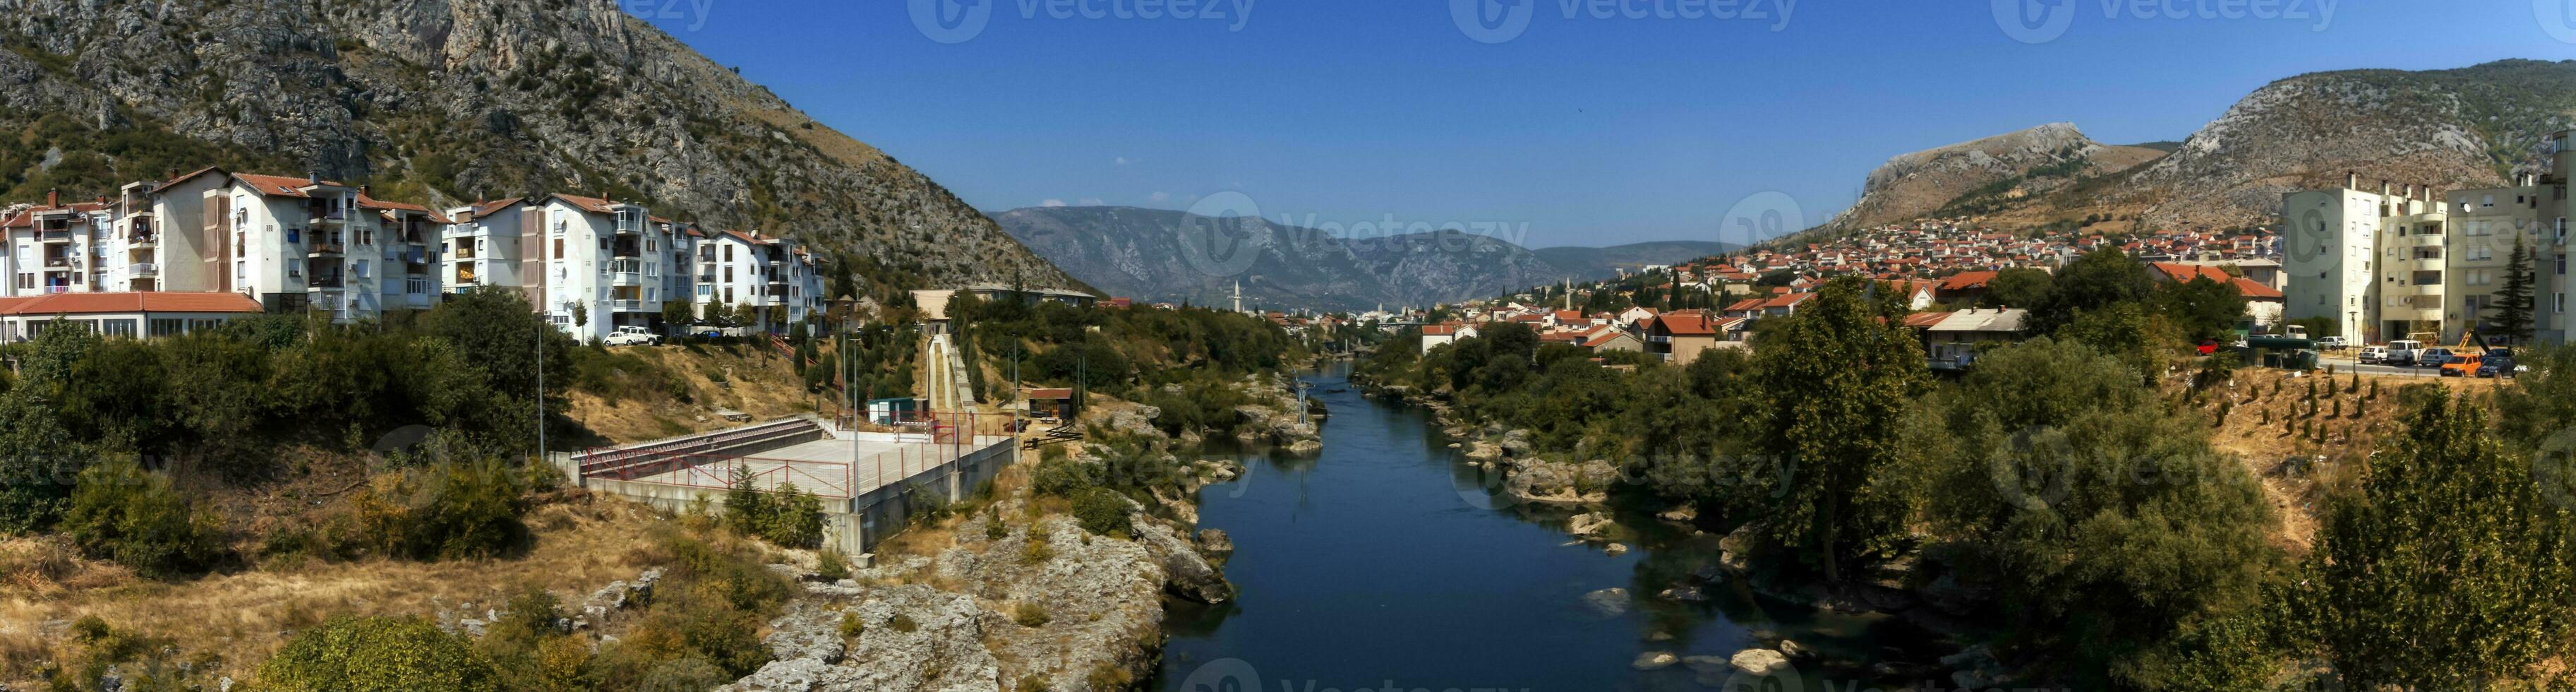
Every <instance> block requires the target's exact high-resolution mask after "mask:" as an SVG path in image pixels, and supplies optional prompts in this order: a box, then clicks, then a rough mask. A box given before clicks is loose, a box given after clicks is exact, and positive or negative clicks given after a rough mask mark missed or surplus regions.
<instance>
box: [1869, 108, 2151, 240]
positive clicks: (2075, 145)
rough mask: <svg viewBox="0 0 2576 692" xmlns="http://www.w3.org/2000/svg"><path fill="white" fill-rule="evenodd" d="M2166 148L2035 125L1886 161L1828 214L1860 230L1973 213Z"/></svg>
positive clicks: (2126, 165) (2072, 128)
mask: <svg viewBox="0 0 2576 692" xmlns="http://www.w3.org/2000/svg"><path fill="white" fill-rule="evenodd" d="M2163 155H2164V152H2161V151H2157V150H2154V149H2147V148H2143V147H2120V146H2107V145H2104V144H2102V143H2099V142H2095V141H2093V140H2092V138H2089V137H2086V136H2084V133H2083V132H2079V131H2077V130H2076V129H2075V125H2073V124H2071V123H2049V124H2046V125H2041V126H2039V127H2034V128H2030V129H2027V130H2022V131H2019V132H2011V133H2006V134H2001V135H1995V136H1993V137H1987V138H1984V139H1979V140H1976V141H1972V142H1964V143H1960V144H1952V145H1949V146H1945V147H1939V148H1935V149H1926V150H1923V151H1918V152H1914V153H1910V154H1903V155H1899V156H1897V157H1895V158H1891V159H1888V161H1887V163H1886V164H1884V165H1881V166H1879V167H1878V170H1875V171H1871V172H1870V174H1869V179H1868V181H1867V182H1866V183H1864V184H1863V185H1862V188H1861V198H1860V201H1858V202H1855V203H1853V204H1852V207H1851V208H1850V209H1846V210H1844V211H1843V213H1842V214H1840V215H1837V216H1836V217H1834V221H1833V223H1832V224H1831V226H1833V227H1835V228H1860V227H1866V226H1873V225H1878V224H1884V223H1892V222H1902V221H1907V220H1911V219H1915V218H1920V217H1927V216H1936V215H1943V216H1946V215H1951V214H1978V213H1984V212H1987V211H1991V210H1993V209H1996V208H2001V207H2004V206H2008V205H2011V204H2013V203H2014V202H2015V201H2016V200H2020V199H2022V198H2025V197H2029V196H2032V195H2038V194H2045V193H2047V192H2049V191H2052V190H2056V189H2059V188H2062V187H2065V186H2068V185H2071V184H2073V183H2074V182H2075V181H2077V180H2078V179H2080V178H2082V177H2084V176H2092V175H2104V174H2109V173H2115V172H2119V171H2121V170H2125V169H2127V168H2129V167H2131V166H2135V165H2138V164H2140V163H2143V162H2146V161H2151V160H2154V159H2155V158H2156V157H2159V156H2163Z"/></svg>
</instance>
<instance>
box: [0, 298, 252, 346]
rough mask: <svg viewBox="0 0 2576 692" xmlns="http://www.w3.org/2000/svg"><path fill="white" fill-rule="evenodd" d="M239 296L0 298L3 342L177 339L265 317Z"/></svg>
mask: <svg viewBox="0 0 2576 692" xmlns="http://www.w3.org/2000/svg"><path fill="white" fill-rule="evenodd" d="M260 312H261V310H260V305H259V302H258V301H255V300H251V299H250V297H249V296H244V295H241V294H238V293H174V292H160V291H152V292H122V293H56V294H49V295H39V296H24V297H11V298H0V341H6V342H12V343H14V342H19V341H26V340H28V339H32V338H35V336H36V335H37V334H41V333H44V331H45V330H46V329H54V328H61V327H72V328H77V329H85V330H89V331H92V332H97V333H99V334H104V335H107V336H115V337H126V338H143V337H156V338H157V337H165V336H178V335H181V334H186V333H189V332H194V331H198V330H204V329H213V328H215V327H216V326H218V325H221V324H223V323H224V322H227V321H231V320H234V319H238V318H241V317H246V316H251V315H257V314H260Z"/></svg>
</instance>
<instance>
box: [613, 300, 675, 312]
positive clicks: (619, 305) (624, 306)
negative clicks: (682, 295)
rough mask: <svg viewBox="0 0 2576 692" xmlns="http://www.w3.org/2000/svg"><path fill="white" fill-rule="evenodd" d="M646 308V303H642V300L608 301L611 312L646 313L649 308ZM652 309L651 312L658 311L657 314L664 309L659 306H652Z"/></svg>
mask: <svg viewBox="0 0 2576 692" xmlns="http://www.w3.org/2000/svg"><path fill="white" fill-rule="evenodd" d="M645 306H646V303H645V301H641V300H612V301H608V309H610V310H614V311H617V312H644V311H646V310H647V308H646V307H645ZM650 309H651V310H653V311H657V312H658V311H660V310H661V309H662V307H661V306H659V305H655V306H652V307H651V308H650Z"/></svg>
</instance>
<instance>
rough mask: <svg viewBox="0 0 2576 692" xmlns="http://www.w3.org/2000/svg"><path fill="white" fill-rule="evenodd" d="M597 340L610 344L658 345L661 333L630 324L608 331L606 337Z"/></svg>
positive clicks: (660, 341) (660, 343) (660, 342)
mask: <svg viewBox="0 0 2576 692" xmlns="http://www.w3.org/2000/svg"><path fill="white" fill-rule="evenodd" d="M599 342H600V343H603V344H607V345H610V346H660V345H662V335H660V334H655V333H653V330H651V329H648V328H644V327H637V326H632V325H630V326H624V327H618V328H617V331H615V332H612V333H610V334H609V335H608V338H605V339H601V340H599Z"/></svg>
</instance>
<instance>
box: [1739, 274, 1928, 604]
mask: <svg viewBox="0 0 2576 692" xmlns="http://www.w3.org/2000/svg"><path fill="white" fill-rule="evenodd" d="M1862 289H1863V282H1862V280H1860V279H1856V278H1851V277H1844V278H1838V279H1835V280H1833V281H1832V282H1830V283H1827V284H1826V285H1825V287H1824V289H1823V290H1821V291H1818V292H1817V295H1816V297H1815V298H1814V299H1812V300H1810V301H1809V303H1808V305H1809V306H1811V307H1807V308H1805V309H1802V310H1800V311H1799V312H1798V313H1797V314H1796V315H1795V316H1792V317H1789V318H1786V319H1782V320H1779V321H1778V322H1777V325H1778V326H1776V327H1774V328H1772V329H1770V330H1769V331H1768V332H1766V333H1764V334H1763V335H1762V337H1761V341H1762V347H1761V348H1758V349H1755V350H1754V362H1755V365H1756V373H1757V374H1756V375H1755V382H1756V384H1757V385H1758V386H1759V387H1758V388H1759V390H1760V391H1761V392H1762V393H1763V395H1762V403H1761V405H1760V406H1761V410H1760V411H1759V414H1760V417H1761V418H1762V419H1763V420H1762V421H1761V425H1760V427H1761V429H1762V430H1763V432H1761V433H1757V435H1758V436H1759V437H1758V438H1757V440H1756V442H1755V445H1756V447H1757V448H1758V449H1759V450H1760V451H1761V452H1762V453H1763V454H1766V455H1768V456H1770V458H1771V461H1772V463H1774V464H1779V465H1781V467H1782V468H1784V469H1788V470H1789V473H1787V474H1783V475H1786V476H1793V478H1788V479H1781V481H1780V482H1779V483H1777V485H1776V487H1772V488H1769V490H1770V491H1771V492H1770V497H1769V498H1767V499H1766V500H1762V501H1759V504H1758V506H1757V507H1754V508H1752V509H1753V510H1754V512H1755V513H1756V514H1757V515H1758V516H1760V517H1761V518H1762V521H1763V525H1764V530H1765V531H1766V532H1767V533H1768V535H1769V536H1770V538H1771V539H1772V540H1773V541H1775V542H1777V543H1779V544H1781V545H1783V546H1786V547H1791V548H1795V549H1797V550H1798V552H1799V554H1800V555H1803V556H1805V559H1807V560H1808V561H1809V562H1810V563H1811V564H1810V566H1812V567H1815V568H1818V569H1820V570H1822V571H1823V573H1824V577H1825V579H1826V580H1828V581H1841V579H1842V568H1841V565H1842V563H1843V562H1844V561H1846V560H1849V559H1852V558H1858V557H1864V556H1869V555H1873V554H1881V553H1882V552H1883V551H1884V550H1885V549H1887V548H1889V547H1891V546H1890V545H1889V541H1891V540H1892V539H1894V538H1896V537H1897V536H1900V535H1902V530H1903V526H1902V521H1903V515H1904V512H1905V509H1906V508H1905V506H1904V502H1903V500H1902V499H1901V494H1900V493H1898V492H1895V491H1894V490H1893V489H1890V488H1886V487H1883V486H1882V483H1881V481H1882V480H1883V478H1882V476H1883V475H1884V473H1885V471H1886V469H1887V467H1888V466H1889V465H1890V464H1891V463H1892V462H1894V461H1895V460H1897V459H1898V458H1899V455H1900V453H1901V449H1900V447H1901V445H1900V444H1899V437H1900V435H1901V434H1902V430H1901V428H1900V421H1901V419H1903V418H1904V413H1905V411H1906V407H1907V406H1908V405H1909V404H1910V402H1911V401H1912V399H1913V397H1915V396H1917V395H1919V394H1921V393H1922V391H1923V390H1924V389H1925V387H1926V385H1927V383H1928V381H1929V377H1930V375H1929V373H1928V371H1927V365H1926V364H1925V362H1924V359H1923V351H1922V349H1921V348H1919V347H1917V346H1916V345H1915V341H1914V338H1913V337H1912V336H1911V335H1910V334H1908V333H1906V332H1905V330H1904V329H1903V327H1902V326H1900V325H1899V323H1898V322H1897V321H1895V320H1893V319H1888V316H1887V315H1885V314H1879V313H1876V312H1873V311H1872V310H1871V309H1870V306H1869V304H1868V301H1867V300H1865V299H1864V298H1863V297H1862Z"/></svg>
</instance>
